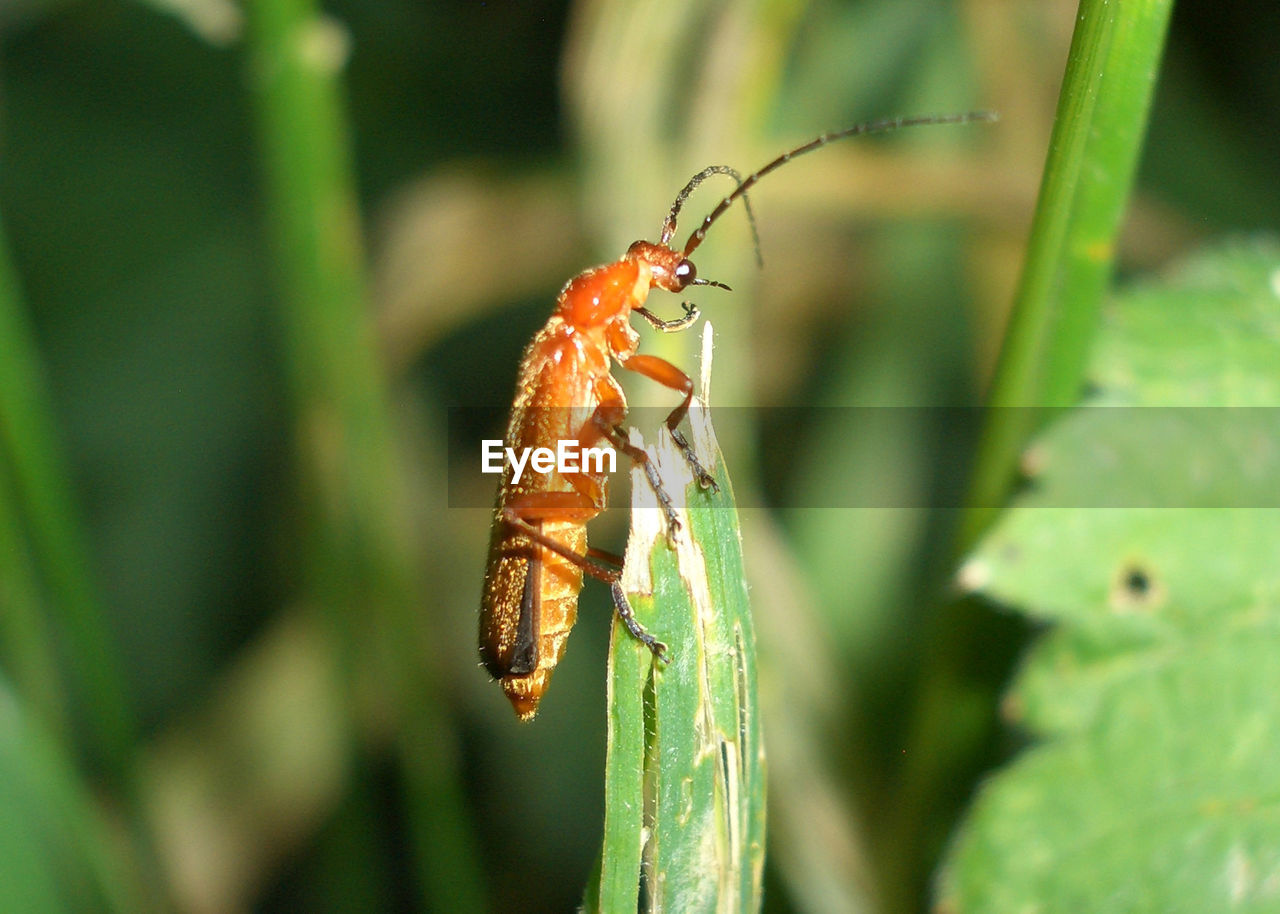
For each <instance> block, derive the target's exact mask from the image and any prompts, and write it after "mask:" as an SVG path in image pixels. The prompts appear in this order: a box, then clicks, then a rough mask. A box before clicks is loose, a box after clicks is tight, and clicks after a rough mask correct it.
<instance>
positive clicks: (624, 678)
mask: <svg viewBox="0 0 1280 914" xmlns="http://www.w3.org/2000/svg"><path fill="white" fill-rule="evenodd" d="M710 338H711V337H710V328H709V327H708V328H707V331H706V334H705V336H704V349H703V352H704V366H705V367H704V391H705V389H706V384H705V378H706V375H705V372H706V371H707V370H708V368H709V352H710V345H709V344H710ZM690 424H691V426H692V428H693V432H694V434H693V444H694V449H695V450H696V451H697V452H698V453H699V454H701V455H706V456H705V457H704V460H709V461H710V462H709V463H708V465H709V466H710V467H711V468H712V473H713V475H715V477H716V479H717V481H718V482H719V484H720V491H719V492H718V493H714V494H713V493H704V492H702V491H700V490H699V488H698V486H697V484H696V482H694V480H693V478H692V476H691V474H690V472H689V468H688V466H687V464H686V463H685V461H684V459H683V458H682V457H681V455H680V453H679V451H678V450H676V448H675V446H674V445H673V444H672V442H671V440H670V436H668V435H667V434H666V433H665V432H660V433H659V437H658V442H657V443H656V445H655V446H654V447H653V448H652V449H651V453H652V454H654V456H655V459H656V461H657V465H658V469H659V473H660V474H661V476H662V479H663V480H664V482H665V484H666V487H667V488H668V490H669V491H672V492H683V493H685V496H686V497H687V498H688V499H689V504H688V509H687V510H681V515H680V516H681V520H682V523H683V524H684V527H683V528H682V529H681V531H680V532H679V533H678V535H677V537H676V548H675V550H674V551H673V549H672V548H671V545H670V544H669V543H668V540H667V535H666V529H665V521H664V519H663V516H662V513H661V511H660V510H659V509H658V507H657V502H656V500H655V499H654V496H653V492H652V491H651V490H650V489H649V487H648V486H647V484H646V483H645V480H644V476H643V474H642V473H639V472H637V473H635V474H633V483H632V489H633V519H632V534H631V539H630V542H629V543H628V547H627V569H626V581H625V583H626V587H627V591H628V594H629V595H630V597H631V600H632V605H633V607H634V609H635V612H636V617H637V618H638V619H639V620H640V621H641V622H642V624H644V625H645V626H646V627H647V628H648V629H649V630H650V631H652V632H653V633H654V634H655V635H656V636H657V637H659V638H660V639H661V640H663V641H665V642H666V643H667V644H668V647H669V650H670V656H671V662H670V663H669V664H668V665H665V666H661V667H655V665H654V663H653V661H652V657H651V654H650V652H649V650H648V649H647V648H645V647H644V646H643V645H641V644H639V643H638V642H636V640H635V639H634V638H632V637H631V636H630V635H629V634H628V633H627V632H626V630H625V628H623V627H622V625H621V623H620V622H617V621H615V624H614V630H613V648H612V651H611V654H610V669H609V745H608V761H607V765H608V767H607V771H606V774H605V803H606V807H605V836H604V846H603V851H602V855H601V872H600V877H599V895H598V897H589V898H588V908H589V909H594V910H598V911H633V910H637V909H639V910H646V911H681V912H698V911H725V912H729V911H735V912H736V911H742V912H749V911H756V910H758V909H759V906H760V898H761V896H760V891H761V879H762V874H763V868H764V829H765V819H764V816H765V803H764V796H765V772H764V747H763V742H762V740H761V734H760V720H759V713H758V710H757V699H756V666H755V664H756V659H755V634H754V630H753V628H752V624H751V615H750V610H749V606H748V602H747V592H746V583H745V580H744V575H743V566H742V546H741V537H740V533H739V527H738V515H737V510H736V508H735V507H734V503H733V493H732V487H731V485H730V483H729V478H728V474H727V473H726V471H725V469H724V464H723V462H722V461H721V460H720V459H719V451H718V448H717V445H716V443H715V437H714V433H713V432H712V430H711V426H710V421H709V418H708V416H707V411H706V410H705V408H700V407H698V406H696V405H695V408H694V409H693V410H692V411H691V414H690ZM711 457H714V460H710V458H711ZM677 501H678V502H682V501H683V499H681V498H679V497H678V496H677ZM593 888H594V885H593Z"/></svg>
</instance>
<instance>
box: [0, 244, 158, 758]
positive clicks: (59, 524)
mask: <svg viewBox="0 0 1280 914" xmlns="http://www.w3.org/2000/svg"><path fill="white" fill-rule="evenodd" d="M0 352H3V353H4V355H3V357H0V455H2V459H0V472H3V473H5V474H6V475H7V476H8V477H9V478H7V479H5V480H4V481H3V483H0V497H5V498H8V497H9V496H10V495H12V499H13V501H12V504H11V506H6V507H5V508H3V509H0V510H3V513H4V514H5V515H6V516H5V517H4V518H3V520H2V522H3V526H4V528H5V529H4V530H3V531H0V536H3V537H4V538H5V539H6V540H10V539H13V540H16V538H17V537H20V536H22V532H20V531H19V528H22V530H23V532H25V537H26V541H27V543H26V544H25V545H23V544H19V543H18V542H16V541H15V542H11V543H0V545H3V546H4V548H5V553H6V554H5V556H4V558H3V560H2V561H0V570H3V571H4V572H5V579H4V582H3V583H4V587H5V591H6V592H5V594H4V597H3V598H2V599H0V614H3V615H4V619H3V622H2V623H0V631H2V632H3V635H2V637H4V639H5V644H4V645H3V651H4V654H5V656H6V659H7V660H10V662H12V663H13V664H14V669H15V675H17V677H18V678H17V684H18V686H19V688H21V689H22V693H23V696H24V698H27V699H28V700H30V701H31V702H32V707H38V708H40V710H41V712H42V713H43V714H45V715H47V720H48V724H49V725H51V726H52V727H54V728H55V729H61V724H62V723H64V721H62V720H61V718H62V717H63V714H64V713H65V706H66V696H65V695H63V691H64V690H63V688H62V687H61V686H60V684H59V682H58V678H57V675H56V672H55V670H56V653H55V650H54V647H53V644H52V641H51V639H52V638H53V636H54V632H53V631H51V630H50V627H48V626H46V624H45V621H44V620H42V619H41V618H39V615H38V613H39V612H40V611H41V609H46V610H47V611H48V613H49V618H50V619H51V620H52V621H53V623H54V626H55V627H56V628H57V629H58V630H59V632H58V633H59V634H61V635H62V636H63V638H64V643H63V649H64V650H65V654H66V660H67V668H68V669H70V670H73V671H74V674H75V676H76V677H77V682H76V686H77V688H76V692H75V697H76V699H77V704H78V705H79V706H80V707H81V708H83V712H84V715H85V719H86V721H87V723H88V724H89V727H90V732H91V734H92V737H91V739H92V744H91V747H90V754H91V756H93V757H94V758H95V759H96V760H98V761H101V762H105V763H106V764H107V766H108V768H109V769H110V771H111V773H112V775H113V777H114V778H115V779H116V780H117V783H127V782H128V780H129V778H130V775H129V773H128V770H129V767H130V765H131V759H132V752H133V745H134V737H135V730H134V722H133V719H132V715H131V711H130V708H129V702H128V699H127V697H126V689H125V685H124V678H123V675H122V673H121V670H120V666H119V662H118V653H117V650H116V646H115V644H114V642H113V640H112V638H111V636H110V634H109V632H108V629H107V625H106V622H105V619H104V615H103V609H102V606H101V604H100V603H99V600H98V596H97V594H96V593H95V590H94V586H93V583H92V581H91V580H90V577H89V561H88V557H87V555H86V553H85V549H84V545H83V542H82V539H81V537H82V533H81V530H80V521H79V518H78V517H77V514H76V510H75V507H74V500H73V498H72V495H71V487H70V484H69V483H68V475H67V472H66V463H65V461H64V459H63V456H62V453H61V451H60V449H59V447H58V444H57V434H56V432H55V427H54V426H55V422H54V417H53V408H52V406H51V404H50V402H49V398H48V394H47V391H46V390H45V385H44V378H43V373H42V368H41V365H40V358H39V355H38V354H37V352H36V346H35V340H34V338H33V336H32V333H31V329H30V327H29V326H28V325H27V319H26V315H25V313H24V311H23V308H22V303H21V298H20V294H19V291H18V280H17V277H16V275H15V274H14V270H13V265H12V263H11V262H10V260H9V256H8V249H7V245H6V244H5V242H4V238H3V235H0ZM24 553H26V554H27V555H28V556H29V559H28V560H24V559H23V558H22V555H23V554H24ZM19 566H22V567H21V568H20V567H19ZM10 575H14V576H13V577H10ZM41 590H43V593H44V595H45V596H46V597H47V605H42V597H41ZM37 680H38V681H37ZM62 735H63V736H64V737H65V736H66V733H65V731H64V732H63V733H62Z"/></svg>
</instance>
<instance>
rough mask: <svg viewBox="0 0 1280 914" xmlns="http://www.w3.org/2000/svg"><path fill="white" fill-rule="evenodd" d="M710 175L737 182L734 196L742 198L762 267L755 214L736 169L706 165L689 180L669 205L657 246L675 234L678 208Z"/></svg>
mask: <svg viewBox="0 0 1280 914" xmlns="http://www.w3.org/2000/svg"><path fill="white" fill-rule="evenodd" d="M712 175H728V176H729V177H731V178H733V180H735V181H737V182H738V190H737V191H736V192H735V196H740V197H742V205H743V206H744V207H746V210H747V224H748V225H750V226H751V243H752V245H753V246H754V248H755V252H756V263H757V264H759V265H760V266H764V260H762V259H761V257H760V233H759V232H757V231H756V214H755V213H754V212H752V210H751V200H750V199H748V198H747V195H746V193H745V192H743V189H742V175H740V174H738V172H737V170H736V169H733V168H730V167H729V166H728V165H708V166H707V167H706V168H704V169H702V171H700V172H698V173H697V174H696V175H694V176H693V177H692V178H690V179H689V183H688V184H686V185H685V186H684V189H683V190H681V191H680V193H678V194H676V201H675V202H674V203H672V204H671V212H669V213H667V218H666V219H665V220H664V221H663V223H662V235H661V237H659V238H658V243H659V244H666V243H667V242H668V241H670V240H671V236H672V235H674V234H675V233H676V218H677V217H678V216H679V215H680V208H681V207H682V206H684V201H685V200H687V199H689V194H691V193H693V191H694V190H695V189H696V188H697V186H698V185H699V184H701V183H702V182H703V181H705V180H706V179H707V178H709V177H711V176H712ZM696 284H697V285H715V283H696Z"/></svg>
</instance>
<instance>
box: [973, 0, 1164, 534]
mask: <svg viewBox="0 0 1280 914" xmlns="http://www.w3.org/2000/svg"><path fill="white" fill-rule="evenodd" d="M1172 6H1173V4H1172V0H1133V2H1124V3H1113V2H1108V0H1082V2H1081V3H1080V12H1079V17H1078V19H1077V22H1076V30H1075V34H1074V36H1073V37H1072V41H1071V50H1070V52H1069V53H1068V57H1067V71H1066V75H1065V76H1064V78H1063V83H1062V92H1061V94H1060V96H1059V99H1058V111H1057V118H1056V120H1055V122H1054V128H1053V135H1052V137H1051V139H1050V141H1049V156H1048V160H1047V161H1046V163H1045V171H1044V179H1043V181H1042V183H1041V186H1040V199H1039V202H1038V203H1037V206H1036V214H1035V220H1034V222H1033V224H1032V229H1031V238H1030V241H1029V243H1028V248H1027V259H1026V262H1025V263H1024V266H1023V273H1022V280H1021V284H1020V286H1019V289H1018V295H1017V299H1016V301H1015V303H1014V308H1013V312H1012V314H1011V315H1010V318H1009V328H1008V331H1007V334H1006V337H1005V342H1004V347H1003V349H1002V350H1001V353H1000V361H999V363H998V365H997V367H996V373H995V378H994V379H993V381H992V387H991V393H990V396H989V398H988V402H989V403H990V405H991V407H993V408H992V410H991V412H990V418H989V421H988V424H987V427H986V428H985V429H984V433H983V438H982V442H981V446H980V449H979V453H978V461H977V467H976V470H975V474H974V482H973V487H972V493H971V499H970V502H969V504H970V508H969V511H968V513H967V515H966V517H965V519H964V523H963V527H962V530H961V544H962V546H967V545H971V544H972V543H973V542H974V540H975V539H976V537H977V535H978V533H979V532H980V531H981V530H982V528H983V527H985V526H986V525H987V524H988V523H990V521H991V519H992V517H993V516H994V514H995V512H996V510H998V507H999V505H1000V504H1001V502H1002V500H1003V499H1004V497H1005V496H1006V495H1007V493H1008V491H1009V488H1010V485H1011V483H1012V481H1013V478H1014V472H1015V467H1016V465H1017V459H1018V455H1019V453H1020V452H1021V450H1022V448H1023V447H1025V446H1026V443H1027V441H1028V440H1029V438H1030V436H1031V435H1032V433H1034V431H1035V429H1036V427H1037V425H1038V423H1039V422H1040V421H1042V420H1041V417H1038V416H1037V414H1036V411H1035V410H1032V409H1003V408H1001V407H1063V406H1070V405H1072V404H1074V403H1075V401H1076V399H1077V397H1078V396H1079V393H1080V387H1081V383H1082V380H1083V377H1084V370H1085V364H1086V360H1087V358H1088V354H1089V348H1090V344H1091V343H1092V340H1093V336H1094V330H1095V328H1096V326H1097V323H1098V312H1099V308H1100V307H1101V301H1102V294H1103V291H1104V289H1105V288H1106V284H1107V282H1108V280H1109V278H1110V276H1111V269H1112V263H1113V260H1114V254H1115V239H1116V234H1117V232H1118V231H1119V228H1120V223H1121V218H1122V216H1123V215H1124V209H1125V204H1126V202H1127V200H1128V197H1129V188H1130V185H1131V183H1132V181H1133V175H1134V170H1135V169H1136V167H1137V163H1138V154H1139V152H1140V151H1141V148H1142V140H1143V137H1144V135H1145V133H1146V126H1147V114H1148V111H1149V109H1150V105H1151V95H1152V92H1153V90H1154V86H1155V79H1156V73H1157V70H1158V68H1159V64H1160V55H1161V51H1162V49H1163V46H1164V36H1165V30H1166V27H1167V25H1168V21H1169V12H1170V10H1171V9H1172Z"/></svg>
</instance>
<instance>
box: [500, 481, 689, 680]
mask: <svg viewBox="0 0 1280 914" xmlns="http://www.w3.org/2000/svg"><path fill="white" fill-rule="evenodd" d="M502 520H503V521H504V522H505V523H507V524H508V525H509V526H511V527H513V528H514V529H515V530H517V531H519V532H520V533H521V534H522V535H524V536H526V537H528V538H529V539H531V540H533V542H535V543H537V544H538V545H539V546H541V547H543V548H544V549H550V550H551V551H552V552H554V553H555V554H556V555H558V556H560V557H561V558H563V559H565V560H566V561H569V562H572V563H573V564H574V565H577V566H578V567H579V568H581V569H582V571H583V572H584V573H585V574H589V575H591V576H592V577H593V578H596V579H597V580H600V581H604V582H605V583H606V584H608V585H609V592H610V593H611V594H612V595H613V608H614V611H615V612H617V614H618V618H619V619H621V620H622V624H623V625H625V626H626V628H627V631H628V632H630V633H631V637H633V638H635V639H636V640H637V641H639V642H640V643H641V644H643V645H644V646H645V647H647V648H649V650H650V651H652V652H653V656H655V657H657V658H658V659H659V660H661V661H662V662H663V663H667V662H669V661H670V657H669V656H668V654H667V646H666V645H665V644H663V643H662V642H661V641H659V640H658V639H657V638H655V637H654V636H653V635H651V634H649V632H648V631H647V630H646V629H645V627H644V626H643V625H641V624H640V621H639V620H638V619H636V614H635V612H634V611H633V610H632V609H631V604H630V602H628V601H627V594H626V592H625V591H624V590H623V589H622V572H621V571H619V570H618V569H617V568H604V567H601V566H600V565H598V564H596V563H595V562H593V561H591V560H590V559H589V558H588V557H587V556H584V555H579V554H578V553H576V552H574V551H573V550H572V549H567V548H565V545H564V544H563V543H560V542H557V541H556V540H555V539H553V538H551V537H549V536H547V535H546V534H545V533H543V532H542V531H541V530H539V529H538V528H537V527H535V526H534V525H533V524H531V523H529V522H528V521H527V520H525V519H524V518H523V517H521V516H520V509H518V508H513V507H511V506H509V505H508V506H507V507H506V508H504V509H503V511H502ZM592 552H594V553H596V555H595V556H593V557H594V558H596V559H599V558H601V557H602V556H605V555H609V553H606V552H603V551H602V550H599V549H592V550H588V555H590V554H591V553H592ZM613 558H617V556H613Z"/></svg>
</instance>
